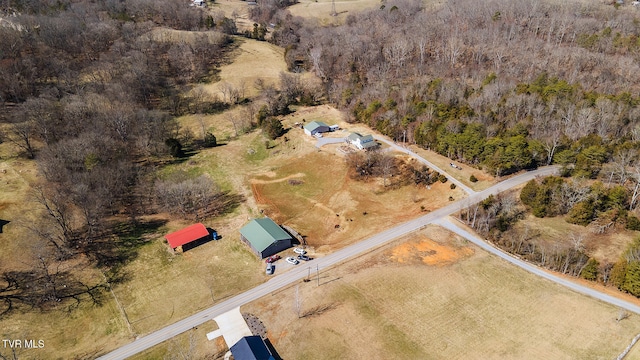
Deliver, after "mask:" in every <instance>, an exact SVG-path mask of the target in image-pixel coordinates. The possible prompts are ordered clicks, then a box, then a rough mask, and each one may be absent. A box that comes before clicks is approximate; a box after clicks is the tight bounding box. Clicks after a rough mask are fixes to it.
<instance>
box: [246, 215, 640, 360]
mask: <svg viewBox="0 0 640 360" xmlns="http://www.w3.org/2000/svg"><path fill="white" fill-rule="evenodd" d="M425 241H427V242H432V243H437V245H438V246H439V247H436V248H435V250H432V251H430V252H429V253H428V254H427V253H425V256H426V257H432V258H438V256H439V253H448V252H451V251H453V252H459V253H460V252H461V253H464V254H465V255H464V256H463V257H461V258H459V259H458V261H457V262H454V263H451V262H444V263H441V262H438V261H434V262H433V263H434V264H436V265H426V263H425V262H424V261H422V260H420V259H416V260H415V261H405V262H402V263H400V262H398V261H397V259H396V258H394V257H393V253H394V250H397V247H402V246H406V242H409V243H413V244H414V245H415V244H420V243H422V242H425ZM446 249H448V250H446ZM469 251H471V253H474V254H471V253H470V252H469ZM445 264H449V265H445ZM313 280H315V278H314V279H313ZM320 283H321V286H319V287H318V286H317V285H316V281H311V282H309V283H300V284H299V285H297V286H298V289H299V293H300V294H301V295H300V298H301V302H302V310H301V314H302V315H303V316H302V318H298V316H297V313H296V311H294V310H293V309H294V306H293V304H294V301H295V287H296V285H294V286H291V287H289V288H288V289H285V290H282V291H281V292H279V293H277V294H276V295H275V296H268V297H265V298H263V299H261V300H259V301H257V302H254V303H251V304H249V305H248V306H245V307H244V308H243V311H250V312H254V313H257V314H260V317H261V320H262V321H263V322H264V323H265V325H266V326H267V329H268V334H269V339H270V340H271V341H272V342H273V343H274V345H275V347H276V349H277V350H278V351H279V353H280V355H281V356H282V357H283V358H305V359H333V358H368V359H369V358H370V359H389V358H396V359H415V358H420V359H430V358H433V359H440V358H454V359H465V358H482V359H504V358H517V359H528V358H536V359H538V358H545V359H577V358H579V359H602V358H612V357H614V356H616V355H617V354H618V353H619V352H620V351H621V350H622V349H623V348H624V347H625V346H626V345H627V343H628V342H629V341H630V339H631V338H633V336H635V333H636V332H637V331H638V330H637V329H638V328H640V318H638V317H637V316H635V315H634V316H632V317H631V318H629V319H627V320H625V321H622V322H619V323H617V322H616V321H615V317H616V315H617V311H618V310H617V309H616V308H615V307H613V306H610V305H606V304H603V303H600V302H598V301H595V300H593V299H591V298H588V297H584V296H581V295H578V294H576V293H573V292H571V291H568V290H566V289H565V288H562V287H560V286H557V285H555V284H552V283H549V282H547V281H545V280H542V279H539V278H538V277H535V276H533V275H531V274H529V273H527V272H525V271H523V270H521V269H519V268H515V267H513V266H511V265H509V264H507V263H505V262H503V261H501V260H499V259H496V258H495V257H493V256H490V255H488V254H486V253H484V252H482V251H480V250H478V249H477V248H475V247H473V246H469V245H466V244H465V241H464V240H461V239H459V238H457V237H456V236H454V235H451V234H449V233H448V232H446V231H444V230H442V229H440V228H437V227H429V228H427V229H426V230H424V231H422V232H421V233H420V234H414V235H412V236H410V237H407V238H405V239H403V240H399V241H396V242H394V243H392V244H390V245H389V246H387V247H385V248H382V249H379V250H378V251H376V252H374V253H372V254H369V255H365V256H362V257H360V258H358V259H356V260H354V261H351V262H349V263H346V264H343V265H341V266H339V267H337V268H335V269H331V270H329V271H325V272H322V273H321V274H320ZM399 304H402V306H399Z"/></svg>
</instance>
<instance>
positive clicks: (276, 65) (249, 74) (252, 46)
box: [201, 36, 287, 99]
mask: <svg viewBox="0 0 640 360" xmlns="http://www.w3.org/2000/svg"><path fill="white" fill-rule="evenodd" d="M235 40H236V41H239V42H240V46H239V47H238V48H236V49H235V50H234V51H233V53H232V54H231V57H232V62H230V63H229V64H226V65H223V66H221V67H220V72H219V73H218V77H219V78H220V81H218V82H215V83H211V84H203V85H201V87H202V88H203V89H204V90H205V91H207V92H209V93H210V94H211V95H213V96H218V97H219V98H220V99H223V96H224V95H223V93H222V87H223V86H226V85H227V84H229V85H232V86H233V87H235V88H237V89H240V88H244V89H245V96H248V97H253V96H255V95H257V94H258V90H257V89H256V88H255V86H254V84H255V82H256V80H258V79H262V80H263V81H264V82H265V84H270V85H275V86H278V83H279V79H280V73H281V72H283V71H287V65H286V64H285V62H284V49H282V48H280V47H278V46H276V45H273V44H271V43H268V42H266V41H257V40H250V39H245V38H243V37H240V36H236V37H235Z"/></svg>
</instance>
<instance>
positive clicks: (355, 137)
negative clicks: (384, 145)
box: [347, 132, 378, 150]
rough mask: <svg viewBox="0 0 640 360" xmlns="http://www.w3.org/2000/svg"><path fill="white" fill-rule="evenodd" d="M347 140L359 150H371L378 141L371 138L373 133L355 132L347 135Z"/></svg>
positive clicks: (376, 145)
mask: <svg viewBox="0 0 640 360" xmlns="http://www.w3.org/2000/svg"><path fill="white" fill-rule="evenodd" d="M347 142H348V143H350V144H351V145H353V146H355V147H357V148H358V149H360V150H371V149H373V148H376V147H378V143H377V142H376V141H375V139H374V138H373V135H365V136H362V135H360V134H358V133H355V132H354V133H351V134H350V135H349V136H347Z"/></svg>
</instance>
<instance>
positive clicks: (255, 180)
mask: <svg viewBox="0 0 640 360" xmlns="http://www.w3.org/2000/svg"><path fill="white" fill-rule="evenodd" d="M301 177H304V174H303V173H297V174H291V175H289V176H285V177H283V178H279V179H273V180H262V179H255V178H254V179H251V180H249V181H250V182H251V183H252V184H273V183H278V182H283V181H287V180H292V179H296V178H301Z"/></svg>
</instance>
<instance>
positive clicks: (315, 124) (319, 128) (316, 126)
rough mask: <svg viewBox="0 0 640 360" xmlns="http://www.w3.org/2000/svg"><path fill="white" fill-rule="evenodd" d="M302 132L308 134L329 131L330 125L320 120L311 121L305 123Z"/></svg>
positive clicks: (312, 134)
mask: <svg viewBox="0 0 640 360" xmlns="http://www.w3.org/2000/svg"><path fill="white" fill-rule="evenodd" d="M303 128H304V133H305V134H307V135H310V136H314V135H315V134H319V133H325V132H329V131H331V127H330V126H329V125H327V124H325V123H323V122H322V121H312V122H310V123H308V124H307V125H305V126H304V127H303Z"/></svg>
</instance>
